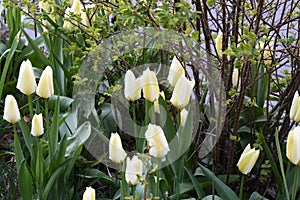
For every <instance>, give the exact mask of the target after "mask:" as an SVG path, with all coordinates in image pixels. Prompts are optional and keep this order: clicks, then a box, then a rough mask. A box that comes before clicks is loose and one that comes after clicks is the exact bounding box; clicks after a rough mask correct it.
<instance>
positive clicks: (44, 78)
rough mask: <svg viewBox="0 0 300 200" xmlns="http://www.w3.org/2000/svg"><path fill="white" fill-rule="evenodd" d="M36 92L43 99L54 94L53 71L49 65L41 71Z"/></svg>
mask: <svg viewBox="0 0 300 200" xmlns="http://www.w3.org/2000/svg"><path fill="white" fill-rule="evenodd" d="M36 93H37V95H39V96H40V97H42V98H45V99H47V98H49V97H51V96H52V95H54V87H53V71H52V68H51V67H50V66H47V67H46V69H45V70H44V71H43V73H42V75H41V78H40V81H39V84H38V86H37V89H36Z"/></svg>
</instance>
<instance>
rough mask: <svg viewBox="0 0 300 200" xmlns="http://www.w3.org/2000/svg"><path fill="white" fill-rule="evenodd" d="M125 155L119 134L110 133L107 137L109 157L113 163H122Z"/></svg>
mask: <svg viewBox="0 0 300 200" xmlns="http://www.w3.org/2000/svg"><path fill="white" fill-rule="evenodd" d="M126 156H127V154H126V152H125V151H124V149H123V146H122V142H121V138H120V136H119V134H118V133H112V134H111V136H110V139H109V159H110V160H112V161H113V162H115V163H122V162H123V160H124V159H125V158H126Z"/></svg>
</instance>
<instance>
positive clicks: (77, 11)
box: [71, 0, 81, 15]
mask: <svg viewBox="0 0 300 200" xmlns="http://www.w3.org/2000/svg"><path fill="white" fill-rule="evenodd" d="M71 9H72V11H73V12H74V14H76V15H79V14H80V12H81V2H80V0H73V4H72V7H71Z"/></svg>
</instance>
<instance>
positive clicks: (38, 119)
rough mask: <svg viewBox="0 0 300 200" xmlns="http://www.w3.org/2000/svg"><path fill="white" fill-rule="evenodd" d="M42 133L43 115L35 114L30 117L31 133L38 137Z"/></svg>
mask: <svg viewBox="0 0 300 200" xmlns="http://www.w3.org/2000/svg"><path fill="white" fill-rule="evenodd" d="M43 134H44V126H43V115H42V113H40V114H39V115H37V114H35V115H34V116H33V118H32V126H31V135H33V136H35V137H38V136H41V135H43Z"/></svg>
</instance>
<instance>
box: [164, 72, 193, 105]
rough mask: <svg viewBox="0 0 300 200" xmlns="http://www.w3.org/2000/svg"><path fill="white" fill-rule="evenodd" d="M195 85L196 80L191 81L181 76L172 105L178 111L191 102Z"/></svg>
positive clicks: (174, 91)
mask: <svg viewBox="0 0 300 200" xmlns="http://www.w3.org/2000/svg"><path fill="white" fill-rule="evenodd" d="M194 85H195V81H194V80H192V81H189V80H188V79H187V78H186V77H185V76H181V77H180V78H179V79H178V81H177V83H176V85H175V88H174V90H173V93H172V97H171V99H170V101H171V103H172V104H173V105H174V106H175V107H176V108H178V109H182V108H183V107H185V106H186V105H187V104H188V103H189V101H190V97H191V93H192V91H193V87H194Z"/></svg>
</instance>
